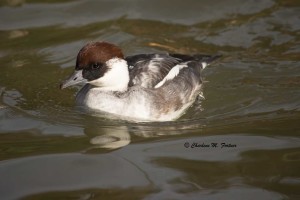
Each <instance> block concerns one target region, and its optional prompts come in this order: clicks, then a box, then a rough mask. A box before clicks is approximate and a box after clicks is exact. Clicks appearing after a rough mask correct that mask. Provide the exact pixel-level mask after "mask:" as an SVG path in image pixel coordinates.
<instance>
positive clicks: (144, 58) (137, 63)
mask: <svg viewBox="0 0 300 200" xmlns="http://www.w3.org/2000/svg"><path fill="white" fill-rule="evenodd" d="M125 60H126V61H127V63H128V68H129V77H130V81H129V87H131V86H133V85H141V86H142V87H145V88H153V87H154V86H155V85H156V84H157V83H159V82H160V81H161V80H163V79H164V77H165V76H166V75H167V74H168V73H169V71H170V70H171V69H172V68H173V67H174V66H176V65H177V64H178V63H180V62H181V61H182V60H181V59H180V58H176V57H172V56H170V55H168V54H139V55H135V56H128V57H126V58H125Z"/></svg>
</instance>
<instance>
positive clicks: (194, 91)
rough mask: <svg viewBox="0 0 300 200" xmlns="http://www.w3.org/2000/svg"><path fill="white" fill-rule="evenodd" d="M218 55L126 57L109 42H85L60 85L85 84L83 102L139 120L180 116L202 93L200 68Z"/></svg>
mask: <svg viewBox="0 0 300 200" xmlns="http://www.w3.org/2000/svg"><path fill="white" fill-rule="evenodd" d="M219 57H220V56H219V55H217V56H209V55H183V54H170V53H151V54H138V55H133V56H127V57H125V56H124V54H123V53H122V50H121V49H120V48H119V47H118V46H116V45H114V44H111V43H108V42H92V43H88V44H86V45H85V46H84V47H83V48H82V49H81V50H80V51H79V53H78V55H77V59H76V67H75V72H74V73H73V74H72V75H71V76H70V77H69V78H68V79H66V80H65V81H64V82H62V84H61V85H60V88H61V89H63V88H66V87H69V86H72V85H76V84H80V83H81V84H82V83H83V84H85V85H84V86H83V87H82V88H81V90H80V91H79V92H78V93H77V95H76V103H77V104H78V105H80V106H83V107H86V108H89V109H92V110H97V111H102V112H107V113H111V114H114V115H116V116H119V117H120V118H123V119H130V120H135V121H136V120H137V121H171V120H175V119H177V118H179V117H180V116H182V115H183V114H184V112H185V111H186V110H187V109H188V108H189V107H190V106H191V105H192V104H193V103H194V101H195V99H196V97H197V96H198V95H199V94H201V92H202V88H203V81H202V78H201V73H202V70H203V69H204V68H205V67H206V66H207V65H209V64H210V63H211V62H212V61H214V60H216V59H217V58H219Z"/></svg>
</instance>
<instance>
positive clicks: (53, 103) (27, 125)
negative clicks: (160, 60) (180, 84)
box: [0, 0, 300, 200]
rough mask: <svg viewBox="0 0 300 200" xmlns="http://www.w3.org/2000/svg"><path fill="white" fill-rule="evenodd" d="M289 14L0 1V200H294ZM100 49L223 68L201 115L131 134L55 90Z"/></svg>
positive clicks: (152, 4)
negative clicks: (100, 45)
mask: <svg viewBox="0 0 300 200" xmlns="http://www.w3.org/2000/svg"><path fill="white" fill-rule="evenodd" d="M299 13H300V3H299V1H297V0H286V1H283V0H281V1H280V0H278V1H271V0H263V1H255V0H249V1H239V0H228V1H217V0H210V1H207V0H202V1H196V0H186V1H179V0H178V1H177V0H176V1H166V0H160V1H158V0H155V1H146V0H144V1H136V0H126V1H121V0H114V1H108V0H103V1H91V0H90V1H89V0H86V1H80V0H78V1H72V0H65V1H59V0H55V1H38V0H26V1H25V0H2V1H1V2H0V70H1V71H0V97H1V98H0V199H4V200H6V199H26V200H33V199H34V200H36V199H80V200H82V199H251V200H252V199H262V200H265V199H272V200H273V199H299V198H300V138H299V135H300V34H299V33H300V15H299ZM101 40H105V41H109V42H112V43H115V44H117V45H119V46H120V47H121V48H122V49H123V50H124V53H125V54H126V55H132V54H137V53H148V52H176V53H185V54H194V53H205V54H223V57H222V58H221V59H220V60H219V61H218V62H217V63H215V64H214V65H212V66H210V67H208V68H206V69H205V71H204V74H203V77H204V79H205V81H206V83H205V86H204V96H205V100H204V101H203V102H202V103H201V106H200V102H196V103H195V105H194V106H193V107H191V108H190V109H189V110H188V111H187V113H186V114H185V115H184V116H183V117H181V118H180V119H179V120H177V121H174V122H162V123H132V122H127V121H122V120H118V119H111V118H109V117H108V116H105V115H102V116H95V115H93V114H91V113H85V112H82V111H78V110H77V109H76V108H75V104H74V95H75V94H76V91H78V88H72V89H66V90H59V89H58V86H59V83H60V82H61V81H62V80H63V79H64V78H66V77H67V76H68V74H70V73H71V72H72V70H73V68H74V65H75V58H76V55H77V53H78V51H79V49H80V48H81V47H82V46H83V45H84V44H86V43H87V42H89V41H101ZM222 143H224V144H226V146H223V148H222ZM214 145H216V146H215V147H214Z"/></svg>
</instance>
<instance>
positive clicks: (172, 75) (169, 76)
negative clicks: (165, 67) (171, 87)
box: [154, 64, 187, 88]
mask: <svg viewBox="0 0 300 200" xmlns="http://www.w3.org/2000/svg"><path fill="white" fill-rule="evenodd" d="M185 67H187V64H180V65H176V66H175V67H173V68H172V69H171V70H170V71H169V73H168V74H167V76H165V78H164V79H163V80H162V81H160V82H159V83H158V84H157V85H156V86H155V87H154V88H159V87H161V86H162V85H163V84H164V83H165V82H166V81H168V80H172V79H173V78H175V77H176V76H177V75H178V74H179V72H180V70H181V69H182V68H185Z"/></svg>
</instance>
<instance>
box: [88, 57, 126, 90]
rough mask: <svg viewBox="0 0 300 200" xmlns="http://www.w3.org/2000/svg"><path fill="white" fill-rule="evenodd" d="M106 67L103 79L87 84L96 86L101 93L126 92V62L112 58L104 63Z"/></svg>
mask: <svg viewBox="0 0 300 200" xmlns="http://www.w3.org/2000/svg"><path fill="white" fill-rule="evenodd" d="M106 65H107V67H108V71H107V72H106V73H105V74H104V75H103V77H100V78H98V79H96V80H93V81H90V82H89V83H90V84H92V85H95V86H98V87H99V89H100V90H102V91H118V92H124V91H126V90H127V87H128V83H129V72H128V67H127V62H126V61H125V60H124V59H121V58H112V59H110V60H108V61H107V62H106Z"/></svg>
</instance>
